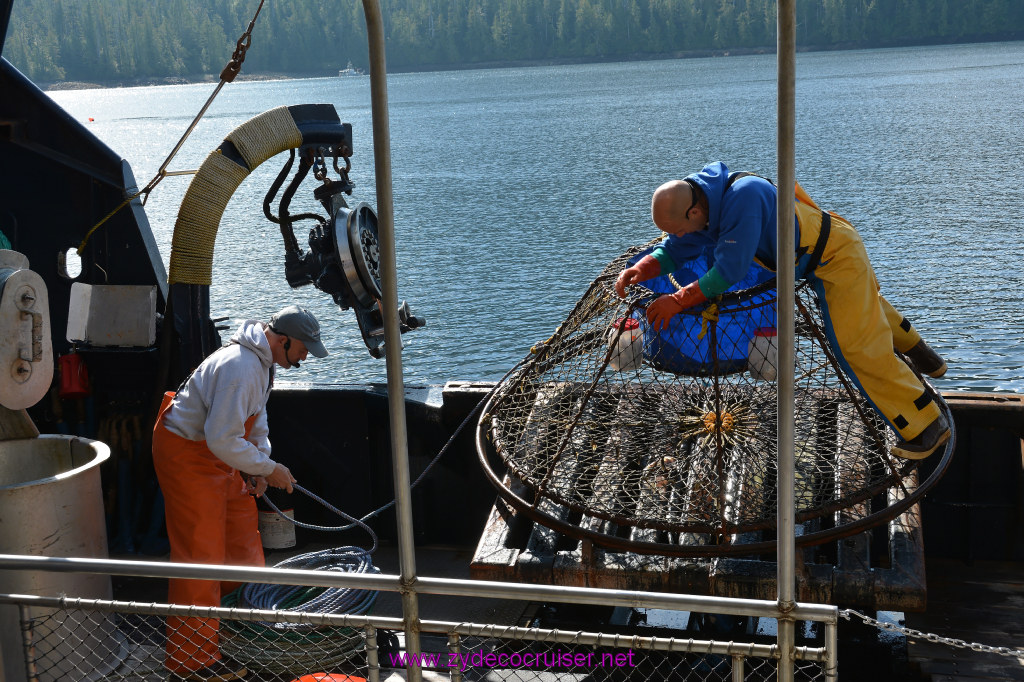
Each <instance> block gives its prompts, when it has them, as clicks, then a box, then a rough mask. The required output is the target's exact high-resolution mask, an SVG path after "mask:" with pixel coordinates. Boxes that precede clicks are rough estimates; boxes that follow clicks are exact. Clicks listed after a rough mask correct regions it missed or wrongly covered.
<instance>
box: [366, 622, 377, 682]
mask: <svg viewBox="0 0 1024 682" xmlns="http://www.w3.org/2000/svg"><path fill="white" fill-rule="evenodd" d="M363 633H364V634H363V637H364V640H365V642H366V644H365V646H366V677H367V680H368V682H380V648H379V647H378V646H377V628H375V627H373V626H372V625H364V626H363Z"/></svg>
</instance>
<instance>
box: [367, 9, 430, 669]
mask: <svg viewBox="0 0 1024 682" xmlns="http://www.w3.org/2000/svg"><path fill="white" fill-rule="evenodd" d="M363 13H364V15H365V16H366V36H367V40H368V42H369V55H370V104H371V107H372V109H371V115H372V120H373V160H374V170H375V173H376V181H377V230H378V236H379V240H380V255H381V289H382V293H383V299H382V300H381V302H380V307H381V313H382V315H383V318H384V353H385V359H386V361H387V374H388V409H389V413H390V414H389V416H390V426H391V461H392V470H393V475H394V481H395V514H396V516H397V518H398V556H399V576H400V577H401V580H402V614H403V618H404V620H405V650H406V652H407V653H409V654H414V655H415V654H419V653H420V612H419V601H418V599H417V596H416V554H415V552H416V547H415V544H414V542H413V532H412V493H411V488H410V478H409V441H408V434H407V432H406V421H405V382H404V379H403V377H402V333H401V331H400V330H399V322H398V277H397V274H396V272H395V268H396V258H395V212H394V195H393V193H392V185H391V129H390V124H389V121H388V83H387V71H386V65H385V60H384V20H383V17H382V16H381V11H380V2H379V1H378V0H363ZM410 658H412V657H410ZM416 660H418V656H417V657H416ZM408 679H409V682H419V681H420V679H421V674H420V668H419V665H418V664H414V665H410V666H409V667H408Z"/></svg>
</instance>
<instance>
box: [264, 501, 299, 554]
mask: <svg viewBox="0 0 1024 682" xmlns="http://www.w3.org/2000/svg"><path fill="white" fill-rule="evenodd" d="M281 514H284V515H285V516H287V517H288V519H293V520H294V519H295V510H294V509H282V510H281ZM288 519H282V518H281V516H280V514H278V513H277V512H276V511H263V510H260V539H261V541H262V543H263V548H264V549H287V548H289V547H294V546H295V524H294V523H292V521H290V520H288Z"/></svg>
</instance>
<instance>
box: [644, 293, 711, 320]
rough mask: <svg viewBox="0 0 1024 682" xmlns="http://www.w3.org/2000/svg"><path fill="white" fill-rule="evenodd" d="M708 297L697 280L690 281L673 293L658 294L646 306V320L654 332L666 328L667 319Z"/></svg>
mask: <svg viewBox="0 0 1024 682" xmlns="http://www.w3.org/2000/svg"><path fill="white" fill-rule="evenodd" d="M706 300H708V297H707V296H705V295H704V292H703V291H701V290H700V285H698V284H697V282H690V283H689V284H687V285H686V286H685V287H683V288H682V289H680V290H679V291H677V292H676V293H674V294H665V295H664V296H659V297H658V298H657V299H655V301H654V302H653V303H651V304H650V305H648V306H647V321H648V322H649V323H650V324H651V328H653V329H654V331H656V332H660V331H661V330H662V329H666V328H668V323H669V320H671V319H672V318H673V317H675V316H676V315H678V314H679V313H680V312H682V311H683V310H686V309H687V308H692V307H693V306H695V305H700V304H701V303H703V302H704V301H706Z"/></svg>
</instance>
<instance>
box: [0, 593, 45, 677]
mask: <svg viewBox="0 0 1024 682" xmlns="http://www.w3.org/2000/svg"><path fill="white" fill-rule="evenodd" d="M18 615H19V616H20V620H21V646H22V649H23V653H24V654H25V675H26V678H27V680H28V682H39V668H38V666H36V642H35V628H33V627H32V609H31V608H29V607H28V606H26V605H25V604H18ZM0 672H2V671H0Z"/></svg>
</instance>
